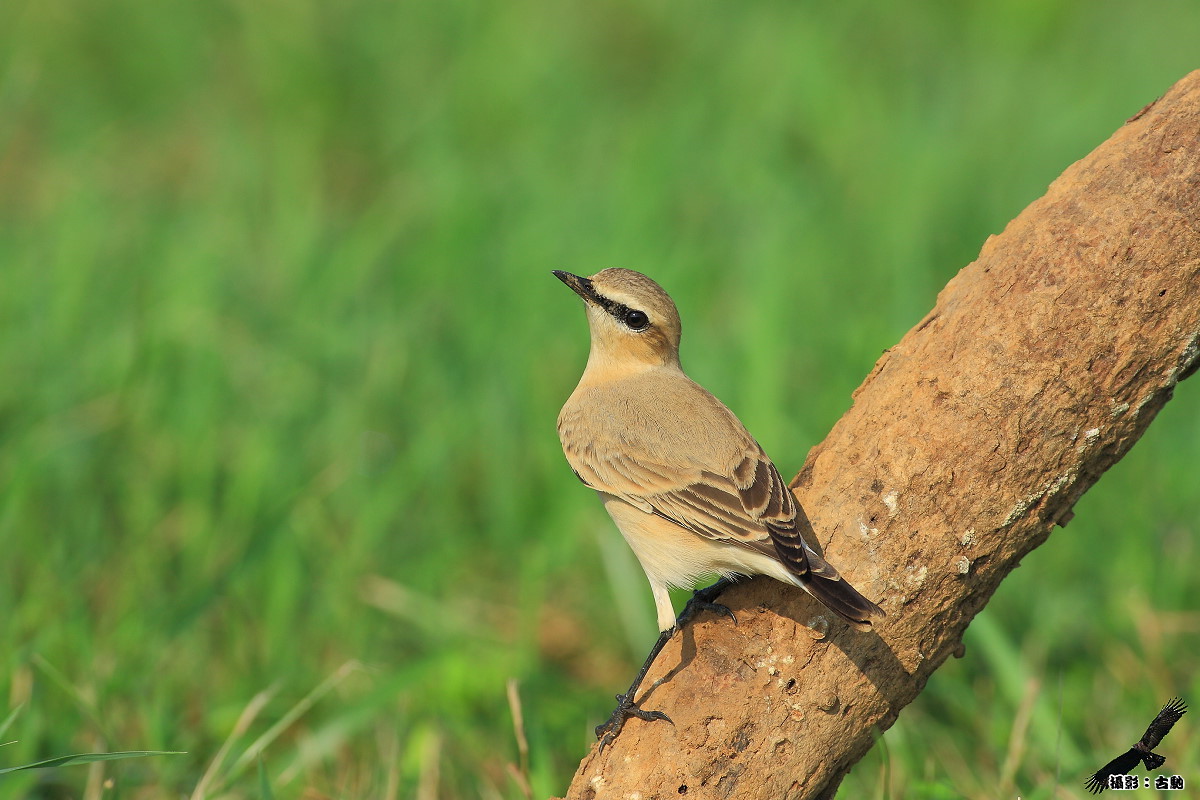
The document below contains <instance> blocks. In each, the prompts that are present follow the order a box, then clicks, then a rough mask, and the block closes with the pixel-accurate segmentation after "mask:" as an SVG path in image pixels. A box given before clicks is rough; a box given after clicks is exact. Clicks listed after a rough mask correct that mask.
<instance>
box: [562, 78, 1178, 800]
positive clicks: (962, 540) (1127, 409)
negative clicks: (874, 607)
mask: <svg viewBox="0 0 1200 800" xmlns="http://www.w3.org/2000/svg"><path fill="white" fill-rule="evenodd" d="M1198 364H1200V71H1197V72H1193V73H1192V74H1191V75H1189V76H1187V77H1186V78H1184V79H1183V80H1182V81H1180V82H1179V83H1178V84H1176V86H1175V87H1174V88H1172V89H1171V91H1170V92H1168V93H1167V95H1166V96H1164V97H1163V98H1162V99H1161V100H1159V101H1158V102H1157V103H1153V104H1151V105H1150V106H1148V107H1147V108H1146V109H1143V111H1142V112H1140V113H1139V114H1138V115H1137V116H1136V117H1134V118H1133V119H1131V120H1129V122H1128V123H1127V124H1126V125H1125V126H1124V127H1122V128H1121V129H1120V130H1118V131H1117V132H1116V133H1115V134H1114V135H1113V137H1112V138H1111V139H1109V140H1108V141H1107V142H1105V143H1104V144H1102V145H1101V146H1100V147H1098V148H1097V149H1096V150H1095V151H1094V152H1092V153H1091V154H1090V155H1088V156H1087V157H1086V158H1084V159H1083V160H1081V161H1079V162H1078V163H1076V164H1074V165H1072V166H1071V167H1070V168H1069V169H1067V171H1066V172H1064V173H1063V174H1062V176H1061V177H1059V178H1058V180H1056V181H1055V182H1054V183H1053V184H1052V185H1051V186H1050V188H1049V190H1048V191H1047V193H1046V195H1045V196H1044V197H1042V198H1041V199H1039V200H1037V201H1036V202H1034V203H1033V204H1032V205H1030V206H1029V207H1028V208H1026V209H1025V211H1023V212H1022V213H1021V215H1020V216H1018V217H1017V218H1016V219H1015V220H1013V222H1012V223H1010V224H1009V225H1008V227H1007V228H1006V229H1005V231H1004V232H1003V233H1002V234H1001V235H999V236H994V237H990V238H989V239H988V241H987V242H986V243H985V244H984V246H983V250H982V252H981V253H980V256H979V258H978V259H977V260H976V261H975V262H974V263H972V264H971V265H969V266H968V267H966V268H965V269H963V270H962V271H961V272H960V273H959V274H958V275H957V276H956V277H955V278H954V279H953V280H951V281H950V283H949V284H947V285H946V287H945V288H944V289H943V290H942V292H941V294H940V295H939V296H938V300H937V304H936V306H935V307H934V309H933V310H932V311H931V312H930V313H929V314H928V315H927V316H926V317H925V318H924V319H923V320H921V322H920V323H919V324H918V325H917V326H916V327H915V328H913V329H912V330H911V331H909V332H908V334H907V335H906V336H905V337H904V338H903V340H901V342H900V343H899V344H897V345H896V346H895V347H893V348H892V349H890V350H888V351H887V352H885V353H884V355H883V356H882V357H881V358H880V359H879V361H878V363H877V364H876V365H875V368H874V370H872V372H871V374H870V375H868V376H867V378H866V380H865V381H864V382H863V384H862V386H860V387H859V388H858V390H857V391H856V392H855V394H854V404H853V406H852V407H851V408H850V410H849V411H848V412H846V414H845V416H843V417H842V419H841V420H839V421H838V423H837V424H836V425H835V426H834V428H833V430H832V431H831V432H830V434H829V436H828V437H827V438H826V439H825V441H824V442H822V443H821V444H820V445H818V446H817V447H815V448H814V449H813V450H812V452H810V453H809V456H808V460H807V461H806V463H805V465H804V468H803V470H801V472H800V474H799V475H798V476H797V477H796V480H795V481H794V482H793V489H794V491H795V493H796V496H797V498H798V499H799V500H800V503H801V505H802V506H803V508H804V509H805V510H806V512H807V514H808V516H809V518H810V520H811V523H812V528H813V530H814V531H815V534H814V535H813V537H812V539H810V540H815V541H818V542H820V543H821V544H822V545H824V546H825V547H826V549H827V550H828V554H829V557H830V560H831V561H832V562H833V563H834V564H836V565H837V566H838V568H839V569H840V570H841V571H842V572H843V574H845V575H846V576H847V577H848V578H849V579H850V580H851V582H852V583H853V584H854V585H855V586H857V587H858V588H859V589H860V590H862V591H863V593H864V594H866V595H867V596H868V597H872V598H874V599H877V600H880V601H881V604H882V605H883V607H884V609H885V610H886V611H887V614H888V617H887V619H886V620H883V621H882V622H881V623H880V624H879V625H878V626H877V633H859V632H857V631H855V630H852V629H850V628H848V627H847V626H846V625H845V624H843V623H842V622H840V621H839V620H838V619H837V618H835V617H833V615H831V614H829V613H828V612H826V611H825V610H824V609H823V608H821V607H820V606H819V605H817V604H816V603H815V601H813V600H811V599H810V598H809V597H808V596H807V595H805V594H804V593H802V592H798V591H795V590H793V589H791V588H788V587H785V586H783V585H782V584H780V583H777V582H775V581H771V580H769V579H756V580H753V581H748V582H745V583H743V584H741V585H739V586H738V587H736V588H735V589H732V590H730V591H728V592H726V593H725V594H724V595H723V596H722V598H721V601H722V602H723V603H726V604H727V605H729V607H730V608H732V609H733V610H734V611H735V613H737V616H738V621H739V624H738V625H736V626H734V625H731V624H730V622H729V620H727V619H718V618H715V617H713V616H712V615H707V614H706V615H703V616H702V617H701V618H700V619H699V620H698V621H697V622H696V623H695V624H693V625H690V626H688V627H686V628H685V629H684V631H683V633H682V635H676V637H675V638H673V639H672V640H671V642H670V644H668V646H667V647H666V648H665V649H664V650H663V651H662V654H661V655H660V656H659V658H658V661H657V663H656V664H655V665H654V668H653V669H652V671H651V672H650V674H649V675H648V676H647V682H646V684H645V686H647V687H653V688H650V689H649V690H646V691H644V692H643V695H642V697H641V698H640V699H641V700H642V702H643V703H644V704H645V705H646V706H647V707H650V708H655V709H662V710H664V711H666V712H667V713H668V714H670V716H671V718H672V719H673V720H674V722H675V724H674V725H673V726H672V725H669V724H665V723H662V722H651V723H645V722H641V721H639V720H631V721H630V722H629V724H628V725H627V726H626V728H625V730H624V731H623V732H622V734H621V736H620V737H619V738H618V739H617V741H616V742H615V743H614V744H613V745H612V746H611V747H609V748H607V749H606V750H605V751H604V752H603V753H601V754H597V752H596V750H595V748H593V750H592V752H591V753H589V755H588V756H587V757H586V758H585V759H584V760H583V763H582V764H581V765H580V767H579V771H578V773H577V774H576V775H575V779H574V781H573V782H572V784H571V787H570V789H569V791H568V794H567V797H568V798H572V800H574V799H575V798H580V799H583V798H608V797H613V798H625V797H633V796H637V797H641V798H647V799H648V798H653V797H667V796H670V797H673V798H679V797H687V796H688V795H691V796H695V797H738V798H741V799H743V800H751V799H753V798H770V799H771V800H776V799H777V798H784V797H786V798H814V797H831V796H832V795H833V793H834V792H835V791H836V789H837V786H838V784H839V783H840V781H841V779H842V777H843V776H844V775H845V774H846V772H847V771H848V770H849V769H850V767H851V765H852V764H854V763H855V762H856V761H857V760H858V759H859V758H861V757H862V756H863V755H864V754H865V753H866V752H867V750H868V749H869V748H870V747H871V744H872V742H873V741H874V738H875V737H876V736H877V735H878V734H879V732H881V731H882V730H885V729H886V728H888V727H889V726H890V725H891V724H892V723H893V722H894V721H895V719H896V716H897V715H898V714H899V713H900V709H901V708H903V707H904V705H905V704H907V703H909V702H910V701H911V700H912V699H913V698H914V697H916V695H917V693H918V692H920V691H921V689H922V687H923V686H924V685H925V682H926V680H927V679H928V678H929V675H930V674H931V673H932V672H933V670H934V669H936V668H937V667H938V666H939V665H940V664H941V663H942V662H943V661H945V660H946V658H947V656H949V655H951V654H952V653H954V652H955V651H956V649H957V648H959V647H960V646H961V645H960V642H961V637H962V634H963V631H964V630H965V629H966V627H967V624H968V623H969V622H970V621H971V619H972V617H974V616H975V614H976V613H977V612H978V611H979V610H980V609H981V608H982V607H983V606H984V604H985V603H986V602H987V600H988V598H990V597H991V595H992V593H993V592H994V591H995V589H996V587H997V586H998V585H999V583H1000V581H1001V579H1003V578H1004V576H1005V575H1007V574H1008V573H1009V571H1010V570H1012V569H1013V567H1015V566H1016V565H1017V563H1018V562H1019V561H1020V559H1021V558H1022V557H1023V556H1024V555H1025V554H1027V553H1028V552H1029V551H1030V550H1032V549H1033V548H1035V547H1037V546H1038V545H1039V544H1041V543H1042V542H1043V541H1045V539H1046V537H1047V536H1049V534H1050V530H1051V528H1052V527H1053V526H1054V524H1056V523H1058V524H1060V525H1061V524H1066V522H1067V521H1068V520H1069V519H1070V517H1071V508H1072V506H1073V505H1074V503H1075V502H1076V501H1077V500H1078V499H1079V497H1080V496H1081V495H1082V494H1083V493H1084V492H1085V491H1087V489H1088V488H1089V487H1091V486H1092V484H1094V483H1095V482H1096V480H1097V479H1098V478H1099V477H1100V475H1101V474H1103V473H1104V471H1105V470H1107V469H1108V468H1109V467H1110V466H1112V465H1113V464H1114V463H1116V461H1117V460H1118V459H1120V458H1121V457H1122V456H1123V455H1124V454H1125V453H1126V452H1128V450H1129V448H1130V447H1131V446H1132V445H1133V443H1134V442H1136V441H1137V440H1138V438H1139V437H1140V436H1141V435H1142V433H1143V432H1144V431H1145V430H1146V427H1147V426H1148V425H1149V424H1150V422H1151V421H1152V420H1153V419H1154V417H1155V415H1156V414H1157V413H1158V411H1159V409H1160V408H1162V406H1163V404H1164V403H1166V402H1167V400H1169V399H1170V398H1171V393H1172V391H1173V390H1174V388H1175V384H1176V383H1177V382H1178V381H1179V380H1181V379H1182V378H1184V377H1187V376H1188V375H1189V374H1190V372H1191V371H1193V370H1194V369H1195V368H1196V367H1197V365H1198ZM810 533H812V532H810ZM635 793H636V794H635Z"/></svg>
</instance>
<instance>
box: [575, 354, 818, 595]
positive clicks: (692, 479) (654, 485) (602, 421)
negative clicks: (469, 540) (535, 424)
mask: <svg viewBox="0 0 1200 800" xmlns="http://www.w3.org/2000/svg"><path fill="white" fill-rule="evenodd" d="M667 396H670V397H671V398H672V403H671V404H670V406H669V410H668V406H666V405H664V404H663V403H661V402H655V398H662V397H667ZM559 435H560V438H561V440H562V443H563V451H564V453H565V454H566V456H567V460H568V461H569V462H570V463H571V467H572V469H574V470H575V473H576V474H577V475H579V477H580V479H581V480H582V481H583V482H584V483H586V484H587V485H588V486H591V487H592V488H594V489H598V490H600V491H603V492H607V493H608V494H612V495H615V496H617V497H620V498H621V499H623V500H625V501H626V502H628V503H630V504H632V505H634V506H636V507H637V508H640V509H642V510H643V511H645V512H647V513H651V514H657V515H658V516H660V517H663V518H665V519H668V520H670V521H671V522H674V523H675V524H677V525H679V526H680V527H681V528H684V529H686V530H689V531H691V532H693V533H695V534H697V535H699V536H704V537H707V538H709V539H717V540H723V541H730V542H734V543H737V544H740V545H743V546H745V547H749V548H751V549H754V550H757V551H759V552H761V553H764V554H766V555H769V556H771V557H773V558H778V559H780V560H781V561H783V562H784V563H785V565H786V566H787V567H788V569H789V570H790V571H791V572H793V573H794V574H796V575H797V576H799V577H805V576H806V575H808V574H809V573H810V572H811V573H813V574H816V575H818V576H821V577H826V578H829V579H832V580H840V578H839V576H838V573H837V571H836V570H834V569H833V567H831V566H829V565H828V564H827V563H825V561H824V560H823V559H821V558H820V556H818V555H817V554H816V553H815V552H813V551H812V550H811V549H810V548H808V546H807V545H805V543H804V541H803V540H802V539H801V537H800V533H799V529H798V526H797V522H796V518H797V507H796V500H795V498H794V497H793V496H792V492H791V490H790V489H788V486H787V482H786V481H784V479H783V477H782V476H781V475H780V474H779V470H777V469H776V468H775V465H774V464H772V463H771V460H770V458H768V457H767V454H766V453H764V452H763V449H762V447H760V446H759V444H758V442H757V441H755V440H754V437H753V436H751V435H750V433H749V432H748V431H747V430H746V429H745V427H743V426H742V424H741V422H740V421H738V419H737V417H736V416H735V415H734V414H733V412H732V411H730V410H729V409H728V408H726V407H725V406H724V405H723V404H722V403H721V402H720V401H719V400H717V399H716V398H715V397H713V396H712V395H711V394H709V393H708V392H707V391H706V390H704V389H703V388H702V387H700V386H699V385H698V384H696V383H694V382H693V381H691V380H690V379H688V378H687V377H686V376H684V375H683V374H682V373H676V374H674V375H671V374H663V375H659V376H656V377H646V378H645V379H644V380H643V382H642V384H641V386H640V388H638V389H637V390H631V389H630V388H629V387H628V386H622V385H618V384H615V385H610V386H607V387H596V388H593V389H589V390H586V391H580V390H577V393H576V395H574V396H573V397H572V400H570V401H568V403H567V406H565V407H564V408H563V412H562V414H561V415H560V416H559Z"/></svg>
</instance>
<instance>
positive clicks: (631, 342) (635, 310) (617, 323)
mask: <svg viewBox="0 0 1200 800" xmlns="http://www.w3.org/2000/svg"><path fill="white" fill-rule="evenodd" d="M554 276H555V277H556V278H558V279H559V280H560V281H562V282H563V283H565V284H566V285H567V286H569V287H571V289H572V291H574V292H575V294H577V295H579V296H580V297H582V298H583V305H584V308H585V309H586V310H587V318H588V327H589V328H591V331H592V352H591V355H590V356H589V358H588V368H589V369H593V368H601V369H605V370H606V371H607V370H616V371H625V370H628V371H635V370H637V369H639V368H644V367H656V366H676V367H677V366H679V336H680V325H679V312H678V311H677V310H676V309H675V303H674V302H673V301H672V300H671V297H670V295H668V294H667V293H666V292H664V291H663V289H662V287H661V286H659V285H658V284H657V283H655V282H654V281H652V280H650V279H649V278H647V277H646V276H645V275H643V274H641V273H640V272H634V271H633V270H631V269H620V268H612V269H605V270H601V271H600V272H597V273H596V274H595V275H592V276H591V277H590V278H582V277H580V276H578V275H572V274H571V273H569V272H563V271H562V270H555V271H554Z"/></svg>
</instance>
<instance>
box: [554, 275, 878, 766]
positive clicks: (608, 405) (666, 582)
mask: <svg viewBox="0 0 1200 800" xmlns="http://www.w3.org/2000/svg"><path fill="white" fill-rule="evenodd" d="M554 275H555V276H556V277H557V278H558V279H559V280H561V281H562V282H563V283H565V284H566V285H567V286H569V287H570V288H571V289H572V290H574V292H575V293H576V294H578V295H579V296H580V297H581V298H583V303H584V307H585V309H586V311H587V318H588V326H589V327H590V329H591V339H592V346H591V352H590V353H589V355H588V361H587V367H586V368H585V369H584V372H583V377H582V378H581V379H580V381H579V385H578V386H577V387H576V388H575V391H574V392H573V393H572V394H571V396H570V398H569V399H568V400H567V402H566V405H564V406H563V409H562V412H561V413H560V414H559V417H558V435H559V439H560V440H561V441H562V446H563V452H564V453H565V454H566V456H567V461H568V462H570V464H571V468H572V469H573V470H574V471H575V474H576V475H578V476H579V479H580V480H581V481H583V483H584V484H586V485H587V486H589V487H591V488H592V489H595V490H596V492H597V494H599V496H600V500H601V501H602V502H603V503H604V507H605V509H606V510H607V511H608V513H609V515H610V516H611V517H612V519H613V522H615V523H616V525H617V527H618V528H619V529H620V531H621V534H622V535H623V536H624V537H625V541H627V542H628V543H629V546H630V547H631V548H633V552H634V553H635V554H636V555H637V558H638V561H640V562H641V564H642V568H643V569H644V570H645V572H646V577H647V578H649V580H650V589H651V592H652V593H653V595H654V603H655V606H656V607H657V610H658V627H659V630H660V631H661V634H660V636H659V639H658V642H657V643H656V644H655V647H654V649H653V650H652V651H651V653H650V656H649V658H647V660H646V663H645V664H644V665H643V666H642V669H641V670H640V671H639V673H638V676H637V677H636V678H635V680H634V682H633V685H632V686H630V687H629V691H628V692H627V693H626V694H624V695H617V700H618V703H619V704H618V706H617V710H616V711H614V712H613V716H612V718H610V719H609V721H608V722H607V723H605V724H604V725H601V726H600V727H599V728H597V729H596V733H597V736H601V737H603V738H602V742H601V746H602V747H603V746H604V744H606V743H608V742H610V741H612V738H613V737H615V736H616V734H617V733H618V732H619V731H620V729H621V726H622V725H623V724H624V722H625V719H626V718H628V717H630V716H637V717H639V718H642V719H667V716H666V715H665V714H663V713H662V712H660V711H653V712H647V711H643V710H641V709H639V708H637V707H636V706H635V705H634V704H633V695H634V692H636V691H637V687H638V685H639V684H640V683H641V680H642V678H643V677H644V676H645V673H646V670H647V669H649V666H650V664H651V663H652V662H653V660H654V658H655V656H656V655H658V652H659V651H660V650H661V649H662V647H663V645H664V644H666V642H667V640H668V639H669V638H670V636H671V633H672V632H673V631H674V629H675V628H676V627H677V624H678V622H682V621H683V619H684V618H685V617H686V616H689V615H690V612H692V611H694V610H695V609H696V608H697V607H699V608H710V609H713V610H717V611H720V612H723V613H726V614H728V615H729V616H730V617H732V616H733V614H732V613H731V612H729V609H727V608H724V607H723V606H719V605H716V604H714V603H712V602H711V601H712V599H713V598H714V597H715V596H716V594H717V593H718V592H719V591H720V589H722V588H724V587H725V586H726V585H727V582H725V581H723V582H719V583H718V584H717V585H716V587H713V591H708V592H707V593H697V600H696V601H695V603H689V608H688V609H685V611H684V614H683V615H682V616H681V617H680V620H679V621H678V622H677V620H676V617H675V610H674V608H673V607H672V605H671V598H670V595H669V594H668V593H667V590H668V588H669V587H672V586H675V587H691V586H694V585H695V584H696V581H697V580H699V579H700V578H702V577H704V576H706V575H711V574H714V573H715V574H719V575H721V576H722V578H723V579H728V578H730V577H732V576H735V575H769V576H771V577H772V578H775V579H776V580H780V581H783V582H784V583H790V584H792V585H794V586H799V587H800V588H801V589H804V590H805V591H806V592H808V593H809V594H811V595H812V596H813V597H815V598H816V599H817V600H819V601H820V602H821V603H822V604H824V605H825V606H826V607H827V608H829V609H830V610H831V611H833V612H834V613H835V614H837V615H838V616H840V617H842V618H843V619H845V620H846V621H847V622H849V623H850V624H851V625H853V626H854V627H856V628H858V629H860V630H869V629H870V627H871V620H872V619H873V618H878V617H882V616H883V615H884V613H883V610H882V609H880V608H879V606H877V605H876V604H875V603H872V602H871V601H870V600H868V599H867V598H865V597H863V596H862V595H861V594H859V592H858V591H857V590H855V589H854V587H853V586H851V585H850V584H849V583H847V582H846V581H845V580H843V579H842V577H841V576H840V575H839V574H838V572H837V570H835V569H834V568H833V567H832V566H830V564H829V563H828V562H827V561H825V560H824V559H823V558H822V557H821V556H820V555H818V554H817V553H816V552H815V551H814V550H813V549H812V548H811V547H809V545H808V544H807V543H806V542H805V541H804V540H803V539H802V538H801V535H800V530H799V524H798V522H797V518H798V517H800V514H799V510H798V508H797V505H796V500H795V498H794V497H793V495H792V493H791V491H790V490H789V489H788V486H787V483H786V482H785V481H784V480H783V477H782V476H780V474H779V471H778V470H777V469H776V468H775V465H774V464H772V463H771V459H770V458H768V457H767V454H766V453H764V452H763V449H762V448H761V447H760V446H759V444H758V442H756V441H755V440H754V437H753V436H751V435H750V433H749V432H748V431H747V430H746V428H745V427H744V426H743V425H742V423H741V422H740V421H739V420H738V418H737V417H736V416H734V414H733V412H732V411H730V410H729V409H728V408H726V407H725V406H724V404H722V403H721V401H720V400H718V399H717V398H715V397H713V396H712V395H711V394H709V393H708V392H707V391H706V390H705V389H704V388H703V387H701V386H700V385H699V384H697V383H696V382H694V381H693V380H692V379H691V378H689V377H688V376H687V375H686V374H685V373H684V371H683V368H682V367H681V366H680V364H679V339H680V322H679V312H678V311H677V310H676V308H675V303H674V302H673V301H672V300H671V298H670V296H669V295H667V293H666V292H665V291H663V289H662V287H660V286H659V285H658V284H657V283H655V282H654V281H653V280H651V279H650V278H647V277H646V276H645V275H642V274H641V273H639V272H634V271H633V270H629V269H606V270H603V271H601V272H598V273H596V274H595V275H593V276H591V277H590V278H583V277H580V276H578V275H572V274H571V273H569V272H563V271H560V270H556V271H555V272H554ZM800 518H801V519H803V517H800ZM735 621H736V619H735Z"/></svg>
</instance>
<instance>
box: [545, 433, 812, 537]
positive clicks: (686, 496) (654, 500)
mask: <svg viewBox="0 0 1200 800" xmlns="http://www.w3.org/2000/svg"><path fill="white" fill-rule="evenodd" d="M564 450H566V452H567V459H568V460H569V461H570V462H571V466H572V468H574V470H575V472H576V473H577V474H578V475H579V477H580V479H581V480H582V481H583V482H584V483H586V484H587V485H588V486H590V487H592V488H593V489H597V490H599V491H602V492H606V493H608V494H612V495H616V496H617V497H620V498H621V499H622V500H625V501H626V502H628V503H630V504H632V505H634V506H636V507H638V508H640V509H642V510H643V511H645V512H646V513H649V514H657V515H658V516H660V517H663V518H665V519H668V520H670V521H671V522H674V523H675V524H677V525H679V526H680V527H682V528H685V529H687V530H689V531H691V532H693V533H695V534H698V535H700V536H704V537H707V538H709V539H720V540H728V541H733V542H737V543H739V544H744V545H746V546H748V547H751V548H754V549H759V550H762V551H763V552H769V553H771V554H772V555H773V554H774V549H773V546H772V544H771V541H770V532H769V531H768V529H767V526H766V524H765V523H764V522H763V521H761V520H760V519H756V518H755V517H754V516H753V515H752V514H751V513H750V512H748V511H747V509H746V507H745V504H744V503H743V502H742V491H740V490H739V487H738V486H737V484H736V483H735V480H734V478H733V477H732V476H730V475H724V474H722V473H721V472H717V471H714V470H711V469H704V468H703V467H702V466H700V465H696V464H675V463H667V460H666V459H664V458H661V457H658V456H657V455H655V454H650V453H646V452H642V453H637V454H633V453H629V452H620V451H619V450H618V449H617V448H614V447H605V446H603V443H601V442H596V441H591V442H588V443H587V444H586V445H585V446H582V447H573V446H571V445H570V444H567V445H564ZM776 475H778V473H776ZM778 481H779V484H780V485H781V486H782V487H783V491H785V492H786V491H787V487H786V486H785V485H783V479H782V478H779V479H778ZM752 488H753V487H752ZM755 492H756V494H761V495H763V496H768V495H772V494H775V493H777V492H776V490H774V489H773V488H772V487H770V486H767V487H764V488H762V489H758V488H755ZM788 494H789V495H790V492H789V493H788ZM771 502H774V504H775V505H778V506H780V507H782V504H783V502H784V501H783V500H779V499H777V500H774V501H772V500H770V499H768V500H767V503H768V504H770V503H771ZM793 516H794V511H793Z"/></svg>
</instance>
